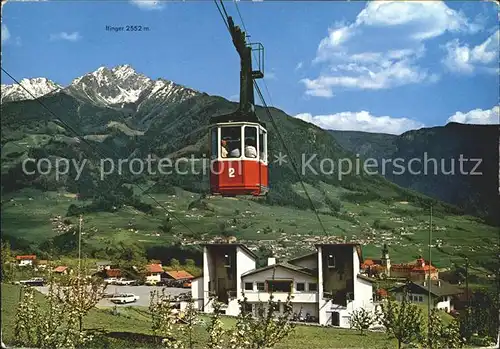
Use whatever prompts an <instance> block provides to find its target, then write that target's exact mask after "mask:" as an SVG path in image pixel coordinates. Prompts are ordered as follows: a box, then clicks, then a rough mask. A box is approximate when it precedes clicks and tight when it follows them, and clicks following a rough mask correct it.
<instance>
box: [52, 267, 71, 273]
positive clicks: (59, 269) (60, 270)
mask: <svg viewBox="0 0 500 349" xmlns="http://www.w3.org/2000/svg"><path fill="white" fill-rule="evenodd" d="M53 271H54V273H58V274H68V272H69V269H68V267H66V266H64V265H60V266H58V267H56V268H54V270H53Z"/></svg>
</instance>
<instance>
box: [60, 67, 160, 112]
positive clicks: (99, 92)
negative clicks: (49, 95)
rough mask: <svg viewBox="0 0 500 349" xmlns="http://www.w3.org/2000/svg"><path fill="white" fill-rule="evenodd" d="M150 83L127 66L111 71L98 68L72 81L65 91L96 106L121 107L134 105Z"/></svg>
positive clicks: (105, 68)
mask: <svg viewBox="0 0 500 349" xmlns="http://www.w3.org/2000/svg"><path fill="white" fill-rule="evenodd" d="M151 83H152V80H151V79H149V78H148V77H146V76H144V75H142V74H139V73H137V72H136V71H135V70H134V69H133V68H132V67H131V66H129V65H119V66H116V67H114V68H112V69H109V68H107V67H100V68H98V69H97V70H96V71H94V72H92V73H89V74H86V75H84V76H82V77H80V78H77V79H75V80H73V82H72V83H71V85H70V86H69V87H68V88H67V89H66V90H67V91H68V93H69V94H71V95H73V96H75V97H80V98H84V99H86V100H90V101H92V102H93V103H95V104H98V105H105V106H112V107H123V105H124V104H127V103H135V102H137V100H138V99H139V96H140V95H141V93H142V92H143V91H144V90H146V89H147V88H148V87H149V86H150V85H151Z"/></svg>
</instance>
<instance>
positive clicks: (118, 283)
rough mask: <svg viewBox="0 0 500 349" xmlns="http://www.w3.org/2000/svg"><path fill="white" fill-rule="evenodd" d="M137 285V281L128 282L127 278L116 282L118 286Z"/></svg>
mask: <svg viewBox="0 0 500 349" xmlns="http://www.w3.org/2000/svg"><path fill="white" fill-rule="evenodd" d="M134 283H135V280H127V279H125V278H120V279H118V280H117V281H116V284H117V285H132V284H134Z"/></svg>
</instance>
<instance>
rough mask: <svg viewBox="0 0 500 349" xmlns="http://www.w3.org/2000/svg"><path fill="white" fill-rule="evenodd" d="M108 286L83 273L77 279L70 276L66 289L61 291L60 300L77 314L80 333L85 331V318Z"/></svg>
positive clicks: (59, 293)
mask: <svg viewBox="0 0 500 349" xmlns="http://www.w3.org/2000/svg"><path fill="white" fill-rule="evenodd" d="M79 274H80V273H79ZM106 286H107V284H105V283H104V284H103V283H102V282H101V281H100V280H99V279H98V278H94V277H89V275H88V274H87V273H83V274H81V275H77V276H76V277H73V276H69V277H68V280H67V285H66V287H65V288H64V289H63V290H62V291H61V290H59V292H58V296H59V300H60V301H61V302H63V303H65V304H67V305H68V307H69V308H70V309H71V310H72V311H73V312H74V313H75V314H76V318H77V319H78V328H79V330H80V332H82V330H83V318H84V317H85V316H86V315H87V314H88V312H89V311H90V310H91V309H92V308H94V307H95V306H96V305H97V303H98V302H99V301H100V300H101V299H102V298H103V296H104V291H105V290H106Z"/></svg>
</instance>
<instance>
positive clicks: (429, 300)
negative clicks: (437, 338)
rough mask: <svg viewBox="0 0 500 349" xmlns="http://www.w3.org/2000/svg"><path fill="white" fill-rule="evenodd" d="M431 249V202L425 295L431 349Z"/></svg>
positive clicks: (430, 346)
mask: <svg viewBox="0 0 500 349" xmlns="http://www.w3.org/2000/svg"><path fill="white" fill-rule="evenodd" d="M431 250H432V203H431V207H430V221H429V265H428V269H429V277H428V283H429V286H428V287H429V295H428V296H427V298H428V299H427V308H428V310H427V313H428V314H427V317H428V319H427V326H428V329H427V332H428V334H427V338H428V342H429V343H428V344H429V348H431V349H432V343H431V340H430V338H431V332H432V326H431V285H432V282H431V266H432V262H431V259H432V258H431Z"/></svg>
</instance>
